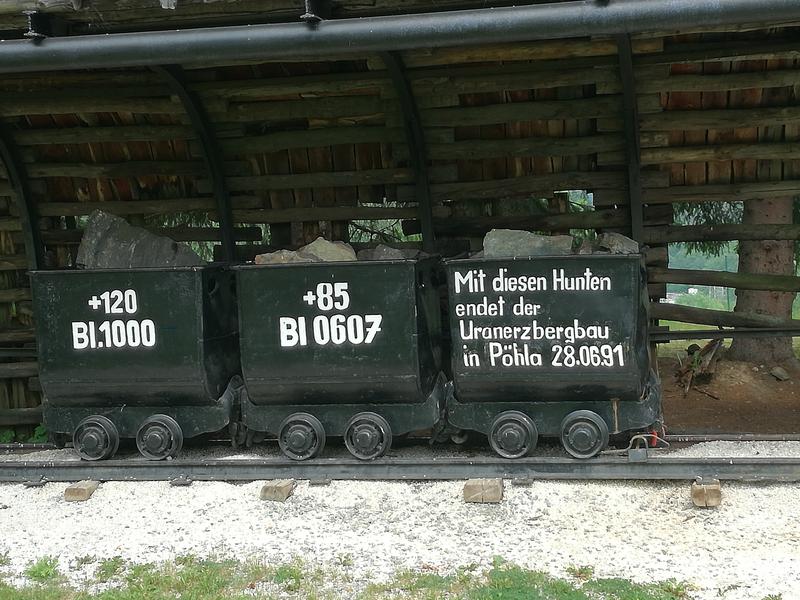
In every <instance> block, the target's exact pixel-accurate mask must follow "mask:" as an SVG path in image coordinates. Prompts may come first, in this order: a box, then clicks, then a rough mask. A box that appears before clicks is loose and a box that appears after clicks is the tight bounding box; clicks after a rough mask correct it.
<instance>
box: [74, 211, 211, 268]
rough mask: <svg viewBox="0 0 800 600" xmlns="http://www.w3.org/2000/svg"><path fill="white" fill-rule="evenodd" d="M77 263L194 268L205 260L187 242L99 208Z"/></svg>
mask: <svg viewBox="0 0 800 600" xmlns="http://www.w3.org/2000/svg"><path fill="white" fill-rule="evenodd" d="M76 263H77V265H78V267H82V268H85V269H132V268H140V267H194V266H199V265H204V264H205V261H204V260H203V259H202V258H200V257H199V256H198V255H197V254H195V252H194V251H193V250H192V249H191V248H189V246H187V245H186V244H181V243H178V242H176V241H174V240H171V239H170V238H168V237H164V236H160V235H156V234H154V233H150V232H149V231H147V230H146V229H142V228H141V227H135V226H133V225H131V224H130V223H128V222H127V221H126V220H125V219H122V218H120V217H117V216H114V215H111V214H108V213H106V212H103V211H100V210H96V211H94V212H93V213H92V214H91V215H89V219H88V221H87V222H86V228H85V230H84V232H83V238H82V239H81V244H80V246H79V247H78V256H77V260H76Z"/></svg>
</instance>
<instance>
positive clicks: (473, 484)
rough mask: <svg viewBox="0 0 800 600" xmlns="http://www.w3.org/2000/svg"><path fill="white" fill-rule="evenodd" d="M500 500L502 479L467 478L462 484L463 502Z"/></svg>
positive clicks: (496, 501) (492, 502) (501, 496)
mask: <svg viewBox="0 0 800 600" xmlns="http://www.w3.org/2000/svg"><path fill="white" fill-rule="evenodd" d="M502 500H503V480H502V479H468V480H467V482H466V483H465V484H464V502H476V503H480V504H497V503H499V502H502Z"/></svg>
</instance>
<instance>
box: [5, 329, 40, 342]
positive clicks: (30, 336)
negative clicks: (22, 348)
mask: <svg viewBox="0 0 800 600" xmlns="http://www.w3.org/2000/svg"><path fill="white" fill-rule="evenodd" d="M35 340H36V335H35V333H34V331H33V328H32V327H24V328H19V329H5V330H0V343H2V344H17V343H19V344H22V343H26V342H33V341H35Z"/></svg>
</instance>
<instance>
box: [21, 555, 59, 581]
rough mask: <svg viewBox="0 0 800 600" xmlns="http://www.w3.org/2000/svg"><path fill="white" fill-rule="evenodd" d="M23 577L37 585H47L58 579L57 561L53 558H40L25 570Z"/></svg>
mask: <svg viewBox="0 0 800 600" xmlns="http://www.w3.org/2000/svg"><path fill="white" fill-rule="evenodd" d="M25 577H27V578H28V579H30V580H31V581H36V582H39V583H48V582H51V581H54V580H56V579H58V578H59V573H58V559H57V558H56V557H54V556H45V557H43V558H40V559H39V560H37V561H36V562H34V563H31V564H30V565H29V566H28V568H27V569H25Z"/></svg>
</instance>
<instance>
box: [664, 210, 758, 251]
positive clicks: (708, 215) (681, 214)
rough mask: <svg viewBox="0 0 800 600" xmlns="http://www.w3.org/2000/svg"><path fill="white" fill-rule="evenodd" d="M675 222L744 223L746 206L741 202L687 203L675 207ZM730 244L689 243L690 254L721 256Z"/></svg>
mask: <svg viewBox="0 0 800 600" xmlns="http://www.w3.org/2000/svg"><path fill="white" fill-rule="evenodd" d="M673 207H674V210H675V222H676V223H678V224H679V225H723V224H737V223H741V222H742V215H743V213H744V205H743V204H742V203H741V202H687V203H679V204H674V205H673ZM728 245H729V242H689V243H687V244H686V247H687V249H688V251H689V252H692V253H694V252H699V253H701V254H705V255H707V256H720V255H721V254H723V253H724V252H725V251H726V249H727V247H728Z"/></svg>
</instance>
